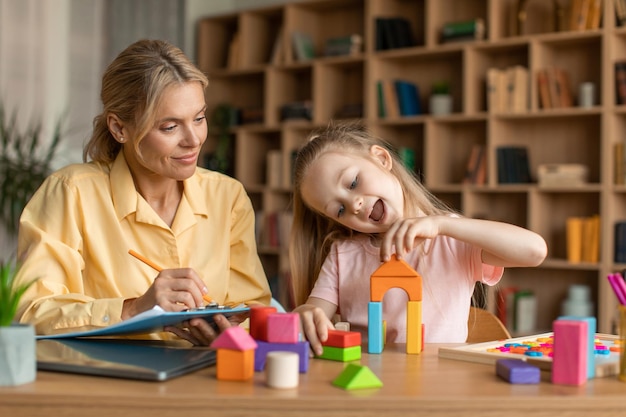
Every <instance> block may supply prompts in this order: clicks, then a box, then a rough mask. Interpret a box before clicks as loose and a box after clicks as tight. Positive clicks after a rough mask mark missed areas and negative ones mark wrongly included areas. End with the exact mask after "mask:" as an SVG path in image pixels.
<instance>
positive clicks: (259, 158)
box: [235, 129, 283, 188]
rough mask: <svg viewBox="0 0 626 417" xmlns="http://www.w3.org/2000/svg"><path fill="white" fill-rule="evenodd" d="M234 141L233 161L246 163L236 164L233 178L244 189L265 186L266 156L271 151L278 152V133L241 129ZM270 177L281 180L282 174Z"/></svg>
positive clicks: (279, 140) (279, 146) (266, 180)
mask: <svg viewBox="0 0 626 417" xmlns="http://www.w3.org/2000/svg"><path fill="white" fill-rule="evenodd" d="M236 140H237V142H236V146H235V149H236V151H235V159H236V160H237V161H246V163H245V164H237V166H236V169H235V177H236V178H237V179H239V181H241V183H242V184H243V185H244V187H246V188H247V187H260V186H267V182H268V178H267V175H268V169H267V154H268V152H270V151H273V150H278V151H280V149H281V138H280V132H279V131H268V132H257V131H248V130H244V129H241V130H240V131H239V132H238V134H237V139H236ZM278 168H280V166H279V167H278ZM270 175H277V176H279V177H281V178H282V175H283V173H282V171H281V172H280V173H275V174H270Z"/></svg>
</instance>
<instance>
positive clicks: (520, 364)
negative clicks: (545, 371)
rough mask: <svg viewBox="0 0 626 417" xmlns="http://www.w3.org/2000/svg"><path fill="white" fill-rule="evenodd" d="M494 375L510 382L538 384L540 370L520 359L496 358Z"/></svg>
mask: <svg viewBox="0 0 626 417" xmlns="http://www.w3.org/2000/svg"><path fill="white" fill-rule="evenodd" d="M496 375H498V376H499V377H500V378H502V379H504V380H505V381H508V382H510V383H511V384H538V383H539V381H540V380H541V370H540V369H539V368H538V367H536V366H534V365H531V364H529V363H527V362H525V361H523V360H521V359H498V360H497V361H496Z"/></svg>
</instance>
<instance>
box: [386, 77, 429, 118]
mask: <svg viewBox="0 0 626 417" xmlns="http://www.w3.org/2000/svg"><path fill="white" fill-rule="evenodd" d="M394 84H395V87H396V94H397V95H398V103H400V115H401V116H416V115H418V114H422V105H421V103H420V96H419V88H418V87H417V85H416V84H415V83H412V82H410V81H404V80H396V81H395V82H394ZM387 112H389V110H387Z"/></svg>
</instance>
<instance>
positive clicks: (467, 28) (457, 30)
mask: <svg viewBox="0 0 626 417" xmlns="http://www.w3.org/2000/svg"><path fill="white" fill-rule="evenodd" d="M455 39H472V40H482V39H485V21H484V20H483V19H481V18H476V19H471V20H461V21H455V22H448V23H444V25H443V26H442V28H441V42H442V43H445V42H448V41H451V40H455Z"/></svg>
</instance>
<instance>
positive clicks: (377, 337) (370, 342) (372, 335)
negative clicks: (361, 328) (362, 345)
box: [367, 301, 383, 353]
mask: <svg viewBox="0 0 626 417" xmlns="http://www.w3.org/2000/svg"><path fill="white" fill-rule="evenodd" d="M382 351H383V303H382V302H380V301H370V303H369V304H368V307H367V353H381V352H382Z"/></svg>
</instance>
